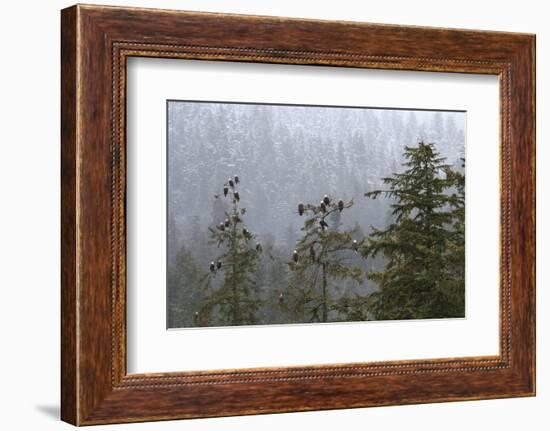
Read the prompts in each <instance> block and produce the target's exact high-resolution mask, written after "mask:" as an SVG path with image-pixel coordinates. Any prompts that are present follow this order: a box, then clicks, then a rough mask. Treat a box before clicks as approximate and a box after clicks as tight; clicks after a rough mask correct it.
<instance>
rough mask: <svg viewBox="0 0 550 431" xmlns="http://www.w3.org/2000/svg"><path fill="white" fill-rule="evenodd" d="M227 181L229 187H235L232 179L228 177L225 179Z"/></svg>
mask: <svg viewBox="0 0 550 431" xmlns="http://www.w3.org/2000/svg"><path fill="white" fill-rule="evenodd" d="M227 183H228V184H229V187H231V188H234V187H235V183H234V182H233V180H232V179H231V178H229V179H228V180H227Z"/></svg>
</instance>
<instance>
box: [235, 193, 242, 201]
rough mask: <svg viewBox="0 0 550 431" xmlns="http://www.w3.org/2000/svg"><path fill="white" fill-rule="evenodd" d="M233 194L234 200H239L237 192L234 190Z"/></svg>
mask: <svg viewBox="0 0 550 431" xmlns="http://www.w3.org/2000/svg"><path fill="white" fill-rule="evenodd" d="M233 196H235V200H236V201H237V202H239V201H240V200H241V197H240V196H239V192H234V193H233Z"/></svg>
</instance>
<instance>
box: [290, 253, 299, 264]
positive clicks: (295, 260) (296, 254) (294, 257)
mask: <svg viewBox="0 0 550 431" xmlns="http://www.w3.org/2000/svg"><path fill="white" fill-rule="evenodd" d="M292 259H293V260H294V262H296V263H298V259H299V256H298V251H297V250H294V251H293V252H292Z"/></svg>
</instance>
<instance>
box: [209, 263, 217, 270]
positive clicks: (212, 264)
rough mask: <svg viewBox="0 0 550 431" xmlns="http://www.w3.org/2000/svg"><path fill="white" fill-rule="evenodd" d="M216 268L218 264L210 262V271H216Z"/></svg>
mask: <svg viewBox="0 0 550 431" xmlns="http://www.w3.org/2000/svg"><path fill="white" fill-rule="evenodd" d="M215 270H216V265H215V264H214V262H210V272H214V271H215Z"/></svg>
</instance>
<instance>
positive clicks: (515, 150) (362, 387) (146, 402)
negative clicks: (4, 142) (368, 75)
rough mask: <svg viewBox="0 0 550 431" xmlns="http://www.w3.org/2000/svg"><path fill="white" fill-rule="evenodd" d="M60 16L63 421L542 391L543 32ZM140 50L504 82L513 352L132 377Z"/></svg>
mask: <svg viewBox="0 0 550 431" xmlns="http://www.w3.org/2000/svg"><path fill="white" fill-rule="evenodd" d="M61 16H62V26H61V48H62V60H61V71H62V93H61V106H62V110H61V124H62V127H61V128H62V134H61V140H62V147H61V160H62V167H61V168H62V180H61V188H62V200H61V205H62V217H61V226H62V247H61V249H62V286H61V292H62V295H61V305H62V324H61V336H62V337H61V339H62V344H61V353H62V363H61V366H62V373H61V375H62V378H61V388H62V390H61V417H62V419H63V420H65V421H67V422H70V423H72V424H75V425H88V424H101V423H113V422H136V421H148V420H162V419H177V418H192V417H208V416H227V415H240V414H256V413H272V412H288V411H306V410H319V409H336V408H351V407H365V406H380V405H389V404H411V403H424V402H441V401H450V400H471V399H480V398H501V397H512V396H530V395H534V393H535V36H534V35H528V34H512V33H500V32H487V31H469V30H449V29H437V28H423V27H402V26H390V25H377V24H363V23H353V22H330V21H313V20H297V19H286V18H275V17H254V16H241V15H220V14H211V13H196V12H178V11H167V10H153V9H133V8H119V7H103V6H82V5H77V6H73V7H70V8H68V9H65V10H63V11H62V14H61ZM129 56H146V57H166V58H186V59H200V60H223V61H245V62H263V63H287V64H302V65H304V64H305V65H331V66H342V67H359V68H377V69H406V70H421V71H444V72H463V73H483V74H494V75H498V76H499V77H500V106H501V112H500V114H501V197H500V201H501V220H500V225H501V268H500V274H501V283H500V289H501V301H500V304H501V306H500V316H501V319H500V320H501V328H500V354H499V355H498V356H495V357H465V358H443V359H437V360H422V361H401V362H381V363H361V364H357V363H354V364H339V365H327V366H304V367H293V368H267V369H242V370H227V371H208V370H206V371H203V372H180V373H159V374H139V375H137V374H130V375H128V374H127V373H126V356H125V355H126V351H125V335H126V328H125V295H126V291H125V288H126V286H125V186H126V177H125V151H126V146H125V145H126V143H125V97H126V94H125V91H126V89H125V83H126V80H125V76H126V68H125V65H126V59H127V58H128V57H129Z"/></svg>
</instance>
